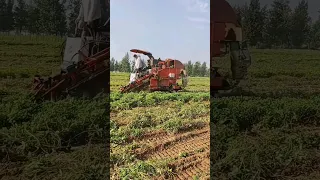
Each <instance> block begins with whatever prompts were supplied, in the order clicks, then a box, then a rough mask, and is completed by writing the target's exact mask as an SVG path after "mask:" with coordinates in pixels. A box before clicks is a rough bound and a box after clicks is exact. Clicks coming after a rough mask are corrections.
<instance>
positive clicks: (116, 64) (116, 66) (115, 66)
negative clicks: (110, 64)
mask: <svg viewBox="0 0 320 180" xmlns="http://www.w3.org/2000/svg"><path fill="white" fill-rule="evenodd" d="M119 66H120V65H119V62H118V61H117V60H116V61H115V62H114V71H120V69H119Z"/></svg>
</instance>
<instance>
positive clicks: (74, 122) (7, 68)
mask: <svg viewBox="0 0 320 180" xmlns="http://www.w3.org/2000/svg"><path fill="white" fill-rule="evenodd" d="M62 42H63V40H62V39H60V38H56V37H34V36H33V37H31V36H25V37H23V36H0V100H1V104H0V123H1V126H0V149H1V151H0V159H1V162H0V179H41V180H42V179H48V180H49V179H50V180H51V179H107V177H108V170H109V166H108V159H109V157H108V152H109V151H108V149H107V147H106V142H107V139H108V138H107V137H106V132H107V127H106V126H107V123H106V122H108V121H109V118H108V115H107V114H106V113H105V109H106V105H107V104H108V98H107V97H103V96H101V97H97V98H96V99H95V100H90V101H89V100H79V99H78V100H77V99H67V100H63V101H59V102H44V103H40V104H39V103H34V102H33V101H32V100H31V98H30V96H28V93H29V90H30V87H31V86H30V85H31V83H32V79H33V76H34V75H35V74H40V75H50V74H51V72H52V71H53V72H59V66H60V63H61V58H60V46H61V44H62Z"/></svg>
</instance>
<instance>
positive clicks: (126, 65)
mask: <svg viewBox="0 0 320 180" xmlns="http://www.w3.org/2000/svg"><path fill="white" fill-rule="evenodd" d="M144 62H146V61H145V60H144ZM184 65H185V69H186V71H187V73H188V76H193V77H208V76H209V75H210V72H209V68H208V67H207V63H206V62H203V63H201V62H199V61H197V62H195V63H192V61H188V62H187V63H185V64H184ZM133 67H134V61H133V60H130V58H129V53H126V54H125V56H124V57H123V58H122V60H121V61H117V60H115V59H114V58H111V61H110V71H118V72H127V73H130V72H132V71H133Z"/></svg>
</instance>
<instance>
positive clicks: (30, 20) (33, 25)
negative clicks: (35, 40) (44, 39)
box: [26, 4, 41, 34]
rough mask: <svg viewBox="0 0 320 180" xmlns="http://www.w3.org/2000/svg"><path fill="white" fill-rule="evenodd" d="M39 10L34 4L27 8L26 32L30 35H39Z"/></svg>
mask: <svg viewBox="0 0 320 180" xmlns="http://www.w3.org/2000/svg"><path fill="white" fill-rule="evenodd" d="M39 13H40V10H39V8H38V7H37V6H35V5H34V4H30V5H28V6H27V14H28V15H27V19H26V20H27V25H26V28H27V31H28V32H29V33H31V34H40V33H41V29H40V27H41V24H40V22H39V19H40V14H39Z"/></svg>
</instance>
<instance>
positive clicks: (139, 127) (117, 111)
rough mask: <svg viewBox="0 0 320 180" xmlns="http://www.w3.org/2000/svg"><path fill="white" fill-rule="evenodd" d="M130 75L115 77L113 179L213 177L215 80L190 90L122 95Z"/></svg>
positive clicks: (194, 82) (196, 82)
mask: <svg viewBox="0 0 320 180" xmlns="http://www.w3.org/2000/svg"><path fill="white" fill-rule="evenodd" d="M128 78H129V74H124V73H112V74H111V85H110V86H111V90H112V91H113V92H112V93H111V100H110V101H111V165H112V167H111V168H112V169H111V175H112V179H150V178H155V179H157V178H163V177H166V178H171V179H172V178H176V179H190V178H191V179H192V178H194V179H209V175H210V174H209V165H210V163H209V157H210V154H209V152H210V146H209V143H210V141H209V138H210V128H209V119H210V117H209V114H210V101H209V99H210V96H209V78H197V77H194V78H190V79H189V83H190V84H189V85H188V88H187V91H188V92H180V93H160V92H154V93H148V92H141V93H128V94H120V93H118V92H117V91H118V90H119V88H120V86H121V85H126V84H127V83H128V82H129V79H128Z"/></svg>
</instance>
